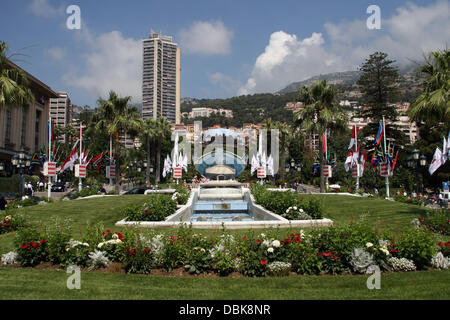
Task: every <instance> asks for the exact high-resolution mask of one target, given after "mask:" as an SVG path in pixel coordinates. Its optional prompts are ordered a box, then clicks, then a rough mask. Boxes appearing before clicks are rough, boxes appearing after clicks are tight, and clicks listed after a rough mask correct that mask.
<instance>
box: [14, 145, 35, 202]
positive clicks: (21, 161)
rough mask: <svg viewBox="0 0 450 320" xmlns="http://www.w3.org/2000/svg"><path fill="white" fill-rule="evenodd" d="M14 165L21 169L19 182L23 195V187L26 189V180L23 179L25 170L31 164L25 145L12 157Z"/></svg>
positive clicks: (20, 191)
mask: <svg viewBox="0 0 450 320" xmlns="http://www.w3.org/2000/svg"><path fill="white" fill-rule="evenodd" d="M11 162H12V165H13V166H14V167H16V169H18V170H19V173H20V182H19V193H20V195H21V196H22V195H23V189H24V180H23V171H24V169H25V167H27V166H28V167H29V166H30V164H31V157H29V156H27V155H26V154H25V150H24V148H23V146H22V147H21V148H20V150H19V153H18V154H15V155H14V156H13V157H12V160H11Z"/></svg>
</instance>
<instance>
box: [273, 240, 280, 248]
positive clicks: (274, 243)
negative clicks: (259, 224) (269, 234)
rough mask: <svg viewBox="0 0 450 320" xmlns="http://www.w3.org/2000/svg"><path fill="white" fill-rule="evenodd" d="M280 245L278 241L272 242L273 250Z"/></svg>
mask: <svg viewBox="0 0 450 320" xmlns="http://www.w3.org/2000/svg"><path fill="white" fill-rule="evenodd" d="M280 245H281V243H280V241H278V240H274V241H272V246H274V247H275V248H279V247H280Z"/></svg>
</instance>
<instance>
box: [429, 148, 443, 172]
mask: <svg viewBox="0 0 450 320" xmlns="http://www.w3.org/2000/svg"><path fill="white" fill-rule="evenodd" d="M441 165H442V151H441V150H440V149H439V148H436V151H435V152H434V156H433V160H431V163H430V168H429V169H428V172H430V175H432V174H433V173H434V172H435V171H436V170H437V169H438V168H439V167H440V166H441Z"/></svg>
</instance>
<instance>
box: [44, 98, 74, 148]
mask: <svg viewBox="0 0 450 320" xmlns="http://www.w3.org/2000/svg"><path fill="white" fill-rule="evenodd" d="M57 94H58V97H57V98H50V108H49V113H50V116H51V117H52V121H53V123H54V124H55V125H56V126H60V127H66V126H67V125H69V124H71V123H72V108H73V107H72V103H71V102H70V97H69V95H68V94H67V93H65V92H58V93H57ZM60 141H61V142H63V143H67V137H66V135H63V136H62V137H61V138H60Z"/></svg>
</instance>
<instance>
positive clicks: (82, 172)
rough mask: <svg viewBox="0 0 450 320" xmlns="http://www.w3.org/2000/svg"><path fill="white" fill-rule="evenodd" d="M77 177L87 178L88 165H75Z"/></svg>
mask: <svg viewBox="0 0 450 320" xmlns="http://www.w3.org/2000/svg"><path fill="white" fill-rule="evenodd" d="M75 177H77V178H86V165H85V164H76V165H75Z"/></svg>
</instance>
